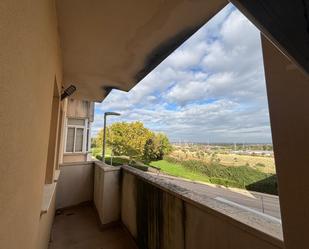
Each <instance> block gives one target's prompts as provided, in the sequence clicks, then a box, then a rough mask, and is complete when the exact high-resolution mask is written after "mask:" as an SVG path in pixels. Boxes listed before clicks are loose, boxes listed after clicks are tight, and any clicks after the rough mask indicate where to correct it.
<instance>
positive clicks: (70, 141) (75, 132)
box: [65, 118, 90, 153]
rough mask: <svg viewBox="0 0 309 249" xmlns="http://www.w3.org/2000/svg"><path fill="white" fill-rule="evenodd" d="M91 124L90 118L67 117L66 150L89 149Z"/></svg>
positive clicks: (81, 150) (78, 150)
mask: <svg viewBox="0 0 309 249" xmlns="http://www.w3.org/2000/svg"><path fill="white" fill-rule="evenodd" d="M89 124H90V123H89V122H88V119H76V118H68V119H67V136H66V146H65V152H68V153H74V152H76V153H78V152H82V153H86V152H87V151H88V150H89V148H88V147H89V141H88V140H89V129H90V125H89Z"/></svg>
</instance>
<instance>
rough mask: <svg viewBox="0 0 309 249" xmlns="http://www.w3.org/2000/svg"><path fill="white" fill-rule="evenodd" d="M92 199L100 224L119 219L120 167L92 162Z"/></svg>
mask: <svg viewBox="0 0 309 249" xmlns="http://www.w3.org/2000/svg"><path fill="white" fill-rule="evenodd" d="M94 167H95V169H94V195H93V200H94V204H95V207H96V209H97V212H98V214H99V217H100V221H101V224H103V225H107V224H110V223H114V222H117V221H119V220H120V193H121V191H120V187H121V178H120V170H121V168H120V167H115V166H109V165H106V164H104V163H102V162H95V163H94Z"/></svg>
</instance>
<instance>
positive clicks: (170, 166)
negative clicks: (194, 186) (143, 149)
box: [150, 160, 209, 182]
mask: <svg viewBox="0 0 309 249" xmlns="http://www.w3.org/2000/svg"><path fill="white" fill-rule="evenodd" d="M150 166H155V167H158V168H160V170H161V171H162V172H164V173H167V174H169V175H172V176H177V177H183V178H187V179H190V180H194V181H203V182H209V177H207V176H205V175H202V174H200V173H197V172H192V171H191V170H189V169H187V168H185V167H184V166H183V165H181V164H176V163H171V162H168V161H166V160H160V161H155V162H151V163H150Z"/></svg>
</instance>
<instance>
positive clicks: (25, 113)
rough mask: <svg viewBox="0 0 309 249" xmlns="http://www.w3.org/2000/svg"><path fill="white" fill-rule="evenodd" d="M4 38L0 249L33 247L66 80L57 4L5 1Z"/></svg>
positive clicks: (0, 9)
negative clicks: (56, 109) (55, 109)
mask: <svg viewBox="0 0 309 249" xmlns="http://www.w3.org/2000/svg"><path fill="white" fill-rule="evenodd" d="M0 34H1V39H0V47H1V52H0V65H1V66H0V127H1V131H0V158H1V164H0V221H1V226H0V247H1V248H5V249H16V248H23V249H33V248H35V245H36V243H37V242H36V241H37V237H38V230H39V221H40V211H41V203H42V193H43V186H44V180H45V169H46V162H47V151H48V140H49V130H50V119H51V108H52V99H53V85H54V82H55V80H56V82H57V84H58V90H59V91H60V89H61V87H60V83H61V81H62V73H61V63H60V61H61V60H60V49H59V42H58V32H57V21H56V10H55V4H54V1H53V0H28V1H18V0H1V2H0Z"/></svg>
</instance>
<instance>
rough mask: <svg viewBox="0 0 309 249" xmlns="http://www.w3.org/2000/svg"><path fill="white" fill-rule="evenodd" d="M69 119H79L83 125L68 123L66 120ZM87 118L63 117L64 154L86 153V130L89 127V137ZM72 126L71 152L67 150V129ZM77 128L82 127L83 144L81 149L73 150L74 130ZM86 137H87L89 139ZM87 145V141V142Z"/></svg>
mask: <svg viewBox="0 0 309 249" xmlns="http://www.w3.org/2000/svg"><path fill="white" fill-rule="evenodd" d="M69 119H79V120H83V121H84V125H69V124H68V120H69ZM88 123H89V122H88V118H75V117H67V118H66V119H65V141H64V153H66V154H78V153H87V152H88V151H89V148H86V146H87V130H88V129H89V137H90V127H88ZM69 128H74V141H73V152H72V151H67V139H68V137H67V134H68V129H69ZM77 129H83V146H82V151H75V145H76V130H77ZM89 137H88V139H89ZM88 147H89V142H88Z"/></svg>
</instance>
